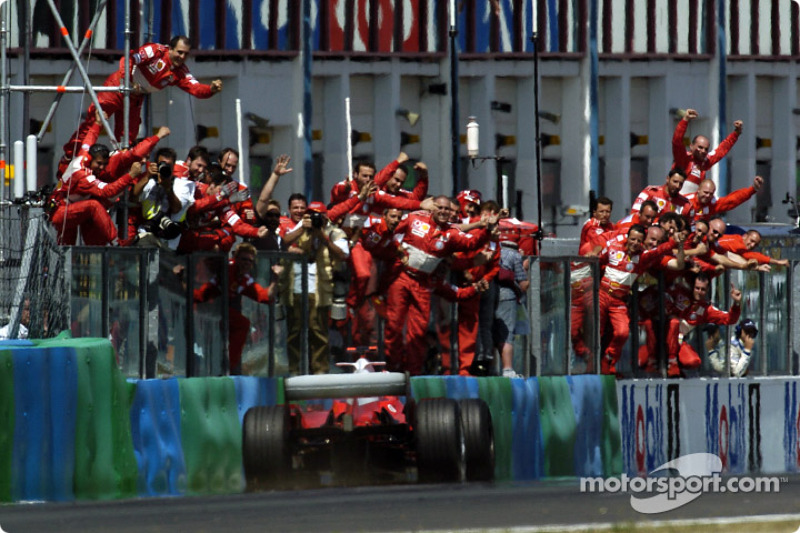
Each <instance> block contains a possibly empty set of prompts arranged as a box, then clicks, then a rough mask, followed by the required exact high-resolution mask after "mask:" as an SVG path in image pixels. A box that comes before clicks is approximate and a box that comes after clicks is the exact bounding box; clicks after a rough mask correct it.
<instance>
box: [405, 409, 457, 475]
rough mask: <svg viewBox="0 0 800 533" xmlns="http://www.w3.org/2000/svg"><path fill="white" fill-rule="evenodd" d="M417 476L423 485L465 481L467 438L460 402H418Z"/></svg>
mask: <svg viewBox="0 0 800 533" xmlns="http://www.w3.org/2000/svg"><path fill="white" fill-rule="evenodd" d="M414 438H415V443H416V451H417V474H418V478H419V480H420V481H422V482H458V481H461V480H463V478H464V438H463V434H462V431H461V419H460V417H459V412H458V403H457V402H456V401H455V400H452V399H450V398H428V399H424V400H421V401H419V402H417V404H416V409H415V414H414Z"/></svg>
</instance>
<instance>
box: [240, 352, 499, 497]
mask: <svg viewBox="0 0 800 533" xmlns="http://www.w3.org/2000/svg"><path fill="white" fill-rule="evenodd" d="M339 364H340V365H346V366H352V367H353V368H354V372H353V373H348V374H329V375H317V376H297V377H291V378H287V379H286V380H284V387H285V396H286V401H287V403H286V404H285V405H275V406H260V407H253V408H251V409H249V410H248V411H247V413H245V417H244V424H243V429H242V432H243V433H242V456H243V461H244V471H245V478H246V479H247V487H248V490H256V489H264V488H291V487H297V486H307V485H316V484H320V483H321V484H323V485H352V484H363V483H370V482H386V481H390V482H403V481H414V480H419V481H424V482H459V481H463V480H469V481H488V480H491V479H493V478H494V434H493V430H492V418H491V414H490V412H489V408H488V406H487V405H486V403H485V402H484V401H483V400H480V399H464V400H459V401H456V400H453V399H450V398H427V399H423V400H420V401H415V400H414V399H413V398H412V397H411V394H410V382H409V379H408V376H406V375H405V374H402V373H399V372H375V371H374V367H377V366H380V365H382V364H383V363H374V362H370V361H367V360H366V359H364V358H360V359H359V360H358V361H356V362H355V363H339ZM402 397H405V401H403V400H402ZM319 400H325V401H319Z"/></svg>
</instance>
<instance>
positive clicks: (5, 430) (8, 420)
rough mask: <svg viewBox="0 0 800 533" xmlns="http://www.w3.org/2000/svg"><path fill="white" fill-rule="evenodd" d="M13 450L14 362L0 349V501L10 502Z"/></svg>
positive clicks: (8, 354) (9, 355)
mask: <svg viewBox="0 0 800 533" xmlns="http://www.w3.org/2000/svg"><path fill="white" fill-rule="evenodd" d="M13 448H14V362H13V360H12V354H11V350H10V349H8V350H3V349H0V501H4V502H8V501H11V464H12V450H13Z"/></svg>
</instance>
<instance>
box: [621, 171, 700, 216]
mask: <svg viewBox="0 0 800 533" xmlns="http://www.w3.org/2000/svg"><path fill="white" fill-rule="evenodd" d="M684 181H686V174H684V173H683V171H682V170H680V169H672V170H670V171H669V175H668V176H667V181H666V183H664V185H648V186H647V187H645V188H644V190H643V191H642V192H640V193H639V196H637V197H636V201H635V202H634V203H633V207H631V213H638V212H639V211H640V210H641V208H642V204H644V202H646V201H647V200H652V201H653V202H655V204H656V206H657V207H658V216H661V215H663V214H665V213H671V212H674V213H677V214H679V215H681V216H682V217H683V218H684V220H686V222H687V223H691V221H692V220H693V219H694V208H693V207H692V203H691V202H690V201H689V200H688V199H687V198H686V197H685V196H683V195H681V193H680V190H681V187H683V182H684Z"/></svg>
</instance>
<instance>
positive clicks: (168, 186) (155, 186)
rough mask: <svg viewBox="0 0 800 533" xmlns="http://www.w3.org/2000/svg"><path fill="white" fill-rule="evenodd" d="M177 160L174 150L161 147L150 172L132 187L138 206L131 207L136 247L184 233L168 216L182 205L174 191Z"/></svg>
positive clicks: (156, 242)
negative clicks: (174, 166) (174, 173)
mask: <svg viewBox="0 0 800 533" xmlns="http://www.w3.org/2000/svg"><path fill="white" fill-rule="evenodd" d="M176 159H177V154H176V153H175V150H173V149H171V148H161V149H159V150H158V152H156V160H155V162H152V163H150V164H148V165H147V172H145V174H144V175H143V176H142V178H141V179H140V180H139V181H138V182H137V183H136V184H135V185H134V186H133V191H132V193H131V197H132V198H133V199H135V201H137V202H138V205H136V204H134V205H133V206H132V207H131V209H130V213H131V215H130V217H129V219H128V224H129V227H133V228H135V231H136V235H135V236H133V244H136V245H137V246H152V245H156V246H158V245H159V244H160V243H161V239H164V240H170V239H174V238H175V237H177V236H179V235H180V233H181V225H180V224H177V223H175V222H173V221H172V220H171V219H170V218H169V216H170V215H171V214H173V213H176V212H178V211H180V208H181V203H180V201H179V200H178V198H177V197H176V196H175V193H174V191H173V190H172V184H173V180H174V178H173V165H174V164H175V160H176ZM129 234H130V233H129ZM148 234H149V235H150V236H148Z"/></svg>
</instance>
